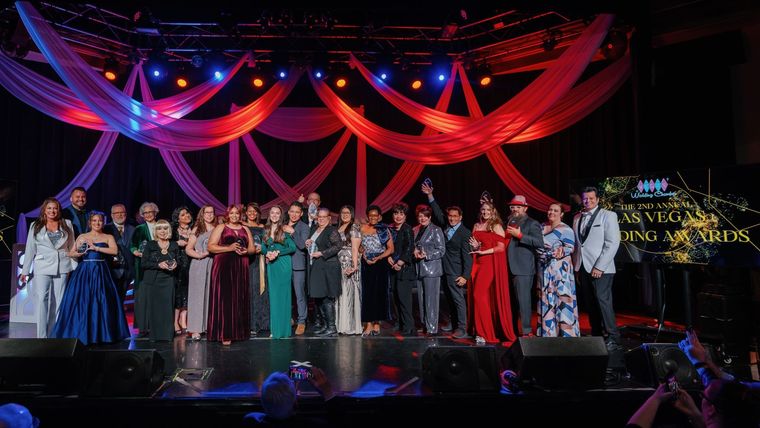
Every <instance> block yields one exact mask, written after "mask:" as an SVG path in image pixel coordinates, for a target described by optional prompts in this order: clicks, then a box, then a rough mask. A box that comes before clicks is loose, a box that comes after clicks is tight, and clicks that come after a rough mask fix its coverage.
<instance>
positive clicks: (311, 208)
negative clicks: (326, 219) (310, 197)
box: [309, 202, 317, 218]
mask: <svg viewBox="0 0 760 428" xmlns="http://www.w3.org/2000/svg"><path fill="white" fill-rule="evenodd" d="M309 217H310V218H317V204H315V203H314V202H312V203H310V204H309Z"/></svg>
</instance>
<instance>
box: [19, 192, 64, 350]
mask: <svg viewBox="0 0 760 428" xmlns="http://www.w3.org/2000/svg"><path fill="white" fill-rule="evenodd" d="M73 247H74V229H73V227H72V226H71V221H69V220H65V219H63V218H62V217H61V203H60V202H58V200H57V199H55V198H47V199H45V200H44V201H43V202H42V206H41V207H40V215H39V217H37V220H35V221H34V222H33V223H32V225H31V226H30V227H29V234H28V235H27V238H26V253H25V255H24V267H23V269H22V270H21V275H19V279H20V280H21V282H22V283H24V284H26V283H27V282H29V278H30V275H29V272H30V271H31V268H32V263H34V276H33V277H32V284H31V293H32V295H33V296H35V301H36V306H37V337H38V338H46V337H48V332H49V331H50V329H51V328H52V327H53V323H55V320H56V318H57V316H58V306H59V305H60V303H61V299H62V298H63V292H64V289H65V287H66V279H68V276H69V272H71V271H72V270H74V266H75V263H74V261H73V260H72V259H71V257H69V254H68V253H69V251H70V250H72V249H73ZM51 294H52V296H51Z"/></svg>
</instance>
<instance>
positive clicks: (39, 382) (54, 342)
mask: <svg viewBox="0 0 760 428" xmlns="http://www.w3.org/2000/svg"><path fill="white" fill-rule="evenodd" d="M84 354H85V349H84V345H82V342H80V341H79V340H77V339H0V390H13V391H30V392H31V391H41V392H45V393H61V394H65V393H77V392H78V391H79V379H80V377H81V375H82V373H83V372H84Z"/></svg>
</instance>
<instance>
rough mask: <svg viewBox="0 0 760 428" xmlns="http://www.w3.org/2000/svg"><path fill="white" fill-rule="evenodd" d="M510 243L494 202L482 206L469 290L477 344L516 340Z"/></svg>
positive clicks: (475, 229) (474, 231)
mask: <svg viewBox="0 0 760 428" xmlns="http://www.w3.org/2000/svg"><path fill="white" fill-rule="evenodd" d="M508 243H509V242H508V241H507V240H506V239H505V234H504V227H503V226H502V223H501V218H499V213H498V212H497V211H496V208H494V206H493V204H492V203H491V202H488V201H486V202H483V204H482V205H481V206H480V221H479V222H478V223H476V224H475V226H474V227H473V228H472V237H471V238H470V245H471V246H472V249H473V257H474V259H473V263H472V287H470V288H469V290H468V291H469V294H470V296H469V299H468V300H467V301H468V302H469V306H470V308H469V311H468V312H469V313H470V317H471V319H470V322H469V323H468V325H470V328H471V330H473V331H471V334H472V335H473V336H475V343H477V344H485V343H500V342H503V343H505V344H507V345H508V344H511V343H512V342H514V341H515V331H514V328H513V326H512V310H511V308H510V300H509V280H508V278H509V274H508V270H507V258H506V257H505V254H504V251H505V249H506V248H507V244H508Z"/></svg>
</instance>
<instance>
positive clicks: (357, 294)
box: [335, 205, 362, 334]
mask: <svg viewBox="0 0 760 428" xmlns="http://www.w3.org/2000/svg"><path fill="white" fill-rule="evenodd" d="M354 218H355V217H354V207H352V206H351V205H343V206H342V207H340V213H339V217H338V233H340V238H341V241H342V242H343V246H342V247H341V249H340V251H339V252H338V260H339V261H340V269H341V273H342V275H341V280H340V288H341V293H340V296H339V297H338V299H337V301H336V304H335V313H336V316H335V317H336V322H335V325H336V327H337V329H338V333H340V334H361V333H362V282H361V281H362V279H361V278H362V275H361V269H360V266H359V247H360V246H361V244H362V235H361V231H360V230H359V229H360V228H359V225H358V224H356V223H355V222H354Z"/></svg>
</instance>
